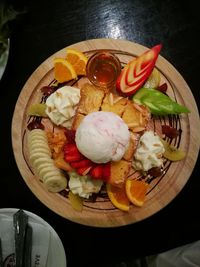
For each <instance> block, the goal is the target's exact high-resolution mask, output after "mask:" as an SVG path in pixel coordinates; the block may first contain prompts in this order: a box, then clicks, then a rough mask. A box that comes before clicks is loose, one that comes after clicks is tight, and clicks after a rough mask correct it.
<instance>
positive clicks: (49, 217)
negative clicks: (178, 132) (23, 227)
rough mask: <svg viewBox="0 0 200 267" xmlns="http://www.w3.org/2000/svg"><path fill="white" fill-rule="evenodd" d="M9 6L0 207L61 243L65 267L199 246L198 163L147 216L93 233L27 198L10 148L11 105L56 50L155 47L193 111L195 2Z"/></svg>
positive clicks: (54, 0)
mask: <svg viewBox="0 0 200 267" xmlns="http://www.w3.org/2000/svg"><path fill="white" fill-rule="evenodd" d="M14 2H15V7H16V8H18V9H20V10H21V9H22V8H23V7H26V13H25V14H23V15H21V16H19V17H18V19H16V20H15V21H14V22H12V23H11V25H10V27H11V40H10V55H9V61H8V65H7V68H6V71H5V73H4V75H3V78H2V79H1V81H0V90H1V97H0V99H1V104H0V110H1V112H0V114H1V116H0V118H1V119H0V121H1V131H0V134H1V138H0V142H1V145H0V148H1V149H0V151H1V152H0V153H1V160H0V164H1V165H0V166H1V179H0V188H1V193H0V208H21V209H25V210H28V211H31V212H33V213H35V214H37V215H39V216H41V217H42V218H43V219H44V220H46V221H47V222H48V223H49V224H50V225H51V226H52V227H53V228H54V229H55V230H56V232H57V233H58V235H59V236H60V238H61V240H62V242H63V245H64V248H65V252H66V257H67V262H68V267H71V266H76V267H79V266H82V267H84V266H129V264H130V263H131V261H132V260H133V259H135V258H138V257H143V256H146V255H151V254H155V253H159V252H162V251H165V250H168V249H171V248H174V247H177V246H181V245H185V244H188V243H190V242H194V241H197V240H199V239H200V217H199V214H198V213H199V203H200V178H199V173H200V169H199V159H198V161H197V163H196V166H195V168H194V170H193V172H192V175H191V177H190V179H189V180H188V182H187V183H186V185H185V186H184V188H183V189H182V190H181V192H180V193H179V194H178V195H177V197H176V198H175V199H174V200H173V201H171V203H169V204H168V205H167V206H166V207H165V208H163V209H162V210H161V211H159V212H158V213H156V214H155V215H153V216H151V217H149V218H147V219H145V220H143V221H141V222H138V223H135V224H132V225H128V226H123V227H116V228H95V227H88V226H83V225H79V224H77V223H74V222H71V221H69V220H67V219H64V218H62V217H61V216H59V215H57V214H56V213H54V212H53V211H51V210H50V209H48V208H47V207H46V206H45V205H44V204H42V203H41V202H40V201H39V200H38V199H37V198H36V197H35V195H34V194H33V193H32V192H31V191H30V189H29V188H28V187H27V185H26V184H25V182H24V180H23V178H22V177H21V175H20V172H19V170H18V168H17V165H16V163H15V159H14V155H13V151H12V142H11V121H12V116H13V112H14V108H15V103H16V101H17V98H18V96H19V94H20V91H21V89H22V87H23V85H24V84H25V82H26V81H27V79H28V78H29V76H30V75H31V74H32V72H33V71H34V70H35V69H36V68H37V67H38V66H39V65H40V64H41V63H42V62H43V61H44V60H45V59H46V58H47V57H49V56H50V55H52V54H53V53H55V52H56V51H58V50H60V49H62V48H64V47H66V46H68V45H71V44H73V43H77V42H79V41H84V40H88V39H94V38H115V39H127V40H129V41H133V42H136V43H139V44H142V45H144V46H146V47H152V46H153V45H155V44H157V43H162V44H163V48H162V51H161V55H162V56H163V57H165V58H166V59H167V60H168V61H169V62H171V63H172V64H173V65H174V66H175V67H176V69H177V70H178V71H179V72H180V74H181V75H182V76H183V77H184V79H185V80H186V82H187V84H188V85H189V87H190V88H191V91H192V93H193V95H194V97H195V100H196V102H197V104H199V84H200V75H199V71H200V49H199V48H200V41H199V40H200V39H199V34H200V20H199V13H198V7H197V5H198V1H192V0H190V1H181V0H180V1H174V0H167V1H164V0H163V1H161V0H132V1H131V0H130V1H129V0H126V1H124V0H122V1H120V0H108V1H100V0H94V1H92V0H91V1H90V0H76V1H67V0H51V1H47V0H41V1H37V0H35V1H29V2H28V1H27V2H26V1H13V3H14ZM16 2H17V6H16ZM196 2H197V3H196ZM191 130H192V129H191ZM198 145H199V144H198ZM126 264H127V265H126ZM130 266H131V265H130Z"/></svg>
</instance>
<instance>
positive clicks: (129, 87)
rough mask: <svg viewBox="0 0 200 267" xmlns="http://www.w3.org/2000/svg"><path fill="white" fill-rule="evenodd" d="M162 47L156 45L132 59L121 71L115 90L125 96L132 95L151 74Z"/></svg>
mask: <svg viewBox="0 0 200 267" xmlns="http://www.w3.org/2000/svg"><path fill="white" fill-rule="evenodd" d="M161 47H162V45H161V44H159V45H156V46H154V47H153V48H151V49H150V50H148V51H146V52H145V53H143V54H142V55H141V56H139V57H137V58H135V59H133V60H132V61H131V62H129V63H128V64H127V65H126V66H125V67H124V69H123V70H122V72H121V74H120V76H119V78H118V79H117V84H116V87H117V90H118V91H119V92H120V93H122V94H125V95H127V96H129V95H133V94H134V93H135V92H136V91H137V90H138V89H139V88H140V87H141V86H142V85H143V84H144V82H145V81H146V80H147V78H148V77H149V75H150V74H151V72H152V70H153V68H154V66H155V63H156V60H157V58H158V55H159V52H160V50H161Z"/></svg>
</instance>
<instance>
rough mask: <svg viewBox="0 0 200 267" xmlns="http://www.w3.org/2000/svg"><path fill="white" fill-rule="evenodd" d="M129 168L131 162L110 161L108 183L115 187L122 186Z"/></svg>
mask: <svg viewBox="0 0 200 267" xmlns="http://www.w3.org/2000/svg"><path fill="white" fill-rule="evenodd" d="M130 168H131V162H128V161H126V160H123V159H122V160H120V161H116V162H114V161H112V162H111V170H110V179H109V183H110V184H113V185H117V186H120V185H122V184H123V183H124V182H125V180H126V177H127V175H128V173H129V170H130Z"/></svg>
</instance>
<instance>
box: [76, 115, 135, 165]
mask: <svg viewBox="0 0 200 267" xmlns="http://www.w3.org/2000/svg"><path fill="white" fill-rule="evenodd" d="M75 141H76V145H77V147H78V150H79V151H80V152H81V153H82V154H83V155H84V156H85V157H87V158H88V159H90V160H92V161H93V162H96V163H106V162H109V161H119V160H120V159H121V158H122V157H123V155H124V153H125V152H126V150H127V148H128V145H129V141H130V132H129V130H128V126H127V125H126V123H125V122H124V121H123V120H122V119H121V118H120V117H119V116H118V115H116V114H115V113H113V112H105V111H97V112H93V113H90V114H88V115H87V116H85V118H84V119H83V120H82V122H81V123H80V125H79V127H78V129H77V131H76V137H75Z"/></svg>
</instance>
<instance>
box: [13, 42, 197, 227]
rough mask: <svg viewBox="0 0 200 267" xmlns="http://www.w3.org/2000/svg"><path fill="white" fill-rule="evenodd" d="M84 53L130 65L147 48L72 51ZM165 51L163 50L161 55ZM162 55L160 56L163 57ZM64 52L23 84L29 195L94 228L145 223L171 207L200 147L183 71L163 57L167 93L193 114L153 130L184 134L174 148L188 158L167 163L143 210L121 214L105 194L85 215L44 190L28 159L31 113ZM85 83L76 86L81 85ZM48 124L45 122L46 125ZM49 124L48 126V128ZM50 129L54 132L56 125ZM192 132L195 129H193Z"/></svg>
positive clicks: (17, 124)
mask: <svg viewBox="0 0 200 267" xmlns="http://www.w3.org/2000/svg"><path fill="white" fill-rule="evenodd" d="M70 47H71V48H77V49H79V50H81V51H82V52H84V53H85V54H86V55H87V56H91V55H92V54H93V53H95V52H97V51H99V50H101V49H103V50H105V49H107V50H108V51H111V52H113V53H114V54H115V55H117V56H118V58H119V59H120V61H121V64H122V65H123V64H126V63H127V62H128V61H130V60H131V59H132V58H133V57H135V56H138V55H140V54H142V53H143V52H144V51H146V50H147V49H148V48H147V47H144V46H142V45H139V44H136V43H133V42H130V41H126V40H114V39H95V40H88V41H83V42H80V43H77V44H73V45H71V46H70ZM161 52H162V51H161ZM161 54H162V53H161ZM65 56H66V48H64V49H62V50H60V51H58V52H57V53H55V54H54V55H52V56H50V57H49V58H48V59H47V60H45V61H44V62H43V63H42V64H41V65H40V66H39V67H38V68H37V69H36V70H35V71H34V72H33V74H32V75H31V76H30V78H29V79H28V80H27V82H26V83H25V85H24V87H23V88H22V91H21V93H20V95H19V98H18V100H17V103H16V107H15V110H14V114H13V119H12V145H13V151H14V156H15V159H16V163H17V166H18V168H19V171H20V173H21V175H22V177H23V179H24V181H25V182H26V184H27V186H28V187H29V188H30V190H31V191H32V192H33V193H34V194H35V195H36V197H37V198H38V199H39V200H40V201H41V202H42V203H43V204H44V205H46V206H47V207H48V208H50V209H51V210H53V211H54V212H55V213H57V214H59V215H61V216H62V217H64V218H66V219H68V220H71V221H73V222H77V223H80V224H84V225H89V226H96V227H116V226H122V225H128V224H132V223H135V222H138V221H141V220H143V219H145V218H147V217H149V216H151V215H153V214H155V213H156V212H158V211H159V210H161V209H162V208H163V207H165V206H166V205H167V204H168V203H169V202H171V201H172V200H173V199H174V198H175V197H176V196H177V194H178V193H179V192H180V191H181V189H182V188H183V187H184V185H185V184H186V182H187V181H188V179H189V177H190V175H191V173H192V170H193V168H194V165H195V163H196V160H197V156H198V151H199V143H200V135H199V132H200V123H199V117H198V109H197V106H196V103H195V100H194V97H193V95H192V93H191V90H190V88H189V87H188V85H187V83H186V82H185V80H184V79H183V77H182V76H181V75H180V74H179V72H178V71H177V70H176V69H175V68H174V67H173V66H172V65H171V64H170V63H169V62H168V61H167V60H166V59H164V58H163V57H162V56H159V58H158V60H157V63H156V68H157V69H158V70H159V71H160V72H161V76H162V77H161V79H162V81H163V82H166V83H167V84H168V91H167V92H168V94H169V95H170V96H171V97H172V98H174V99H176V100H177V102H178V103H180V104H182V105H185V106H187V107H188V108H189V109H190V111H191V112H190V113H189V114H184V115H180V116H166V117H159V118H158V119H155V118H154V119H153V123H152V127H154V129H155V128H156V129H155V130H157V129H158V128H159V127H160V125H161V124H163V123H165V124H169V121H170V122H171V123H172V125H173V126H174V127H176V128H177V129H181V130H182V134H181V135H180V136H179V137H177V138H176V139H175V140H174V141H173V142H174V145H175V146H176V147H179V148H180V149H183V150H185V151H186V158H185V159H184V160H182V161H178V162H173V163H172V162H170V161H166V162H165V166H164V168H165V174H164V175H162V176H160V177H157V178H156V179H152V181H151V182H150V187H149V190H148V192H147V195H146V201H145V204H144V205H143V206H142V207H136V206H134V205H132V206H131V208H130V211H129V212H123V211H120V210H118V209H116V208H114V207H113V205H112V204H111V202H110V201H109V199H108V197H107V196H106V195H102V196H100V197H98V198H97V199H96V201H95V202H91V201H85V202H84V208H83V211H82V212H78V211H76V210H74V209H73V208H72V207H71V205H70V203H69V199H68V198H67V197H64V196H63V195H61V194H59V193H50V192H48V191H47V190H46V188H45V187H44V186H43V184H42V183H41V182H40V181H39V179H38V177H37V176H34V173H33V172H32V170H31V167H30V163H29V160H28V156H27V146H26V135H27V124H28V121H29V117H28V116H27V109H28V107H29V106H30V105H31V104H32V103H38V102H40V100H41V96H42V95H41V91H40V88H41V87H42V86H46V85H48V84H50V83H51V82H52V81H53V79H54V73H53V59H54V58H55V57H63V58H64V57H65ZM86 80H87V78H80V79H79V80H78V81H77V84H76V85H78V86H81V84H82V83H84V82H85V81H86ZM46 121H47V120H46ZM45 123H47V124H48V122H45V121H44V124H45ZM47 127H50V128H49V129H50V130H52V129H53V126H51V124H49V125H48V126H47ZM191 129H192V130H191Z"/></svg>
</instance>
